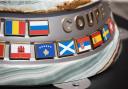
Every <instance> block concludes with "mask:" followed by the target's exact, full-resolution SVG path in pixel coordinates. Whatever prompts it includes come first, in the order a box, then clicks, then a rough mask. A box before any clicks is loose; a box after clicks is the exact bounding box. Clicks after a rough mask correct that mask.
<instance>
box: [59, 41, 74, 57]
mask: <svg viewBox="0 0 128 89" xmlns="http://www.w3.org/2000/svg"><path fill="white" fill-rule="evenodd" d="M57 46H58V49H57V50H58V56H59V57H63V56H70V55H73V54H75V53H76V51H75V42H74V41H73V40H67V41H59V42H58V44H57Z"/></svg>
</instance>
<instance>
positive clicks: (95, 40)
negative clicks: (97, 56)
mask: <svg viewBox="0 0 128 89" xmlns="http://www.w3.org/2000/svg"><path fill="white" fill-rule="evenodd" d="M91 39H92V44H93V47H94V48H96V47H98V46H100V45H102V44H103V40H102V36H101V33H100V31H97V32H95V33H93V34H92V35H91Z"/></svg>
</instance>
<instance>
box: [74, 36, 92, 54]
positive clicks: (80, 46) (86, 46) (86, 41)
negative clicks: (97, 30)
mask: <svg viewBox="0 0 128 89" xmlns="http://www.w3.org/2000/svg"><path fill="white" fill-rule="evenodd" d="M76 44H77V51H78V53H80V52H84V51H88V50H91V49H92V47H91V42H90V38H89V37H87V36H85V37H82V38H78V39H77V40H76Z"/></svg>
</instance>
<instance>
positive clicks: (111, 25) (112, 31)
mask: <svg viewBox="0 0 128 89" xmlns="http://www.w3.org/2000/svg"><path fill="white" fill-rule="evenodd" d="M107 24H108V27H109V30H110V34H111V35H113V34H114V32H115V24H114V22H113V21H112V19H111V18H108V20H107Z"/></svg>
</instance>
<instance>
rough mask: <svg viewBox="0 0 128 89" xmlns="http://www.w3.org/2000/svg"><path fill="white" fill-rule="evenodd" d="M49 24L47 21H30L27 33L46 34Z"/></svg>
mask: <svg viewBox="0 0 128 89" xmlns="http://www.w3.org/2000/svg"><path fill="white" fill-rule="evenodd" d="M48 34H49V25H48V21H30V22H29V35H35V36H36V35H48Z"/></svg>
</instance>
